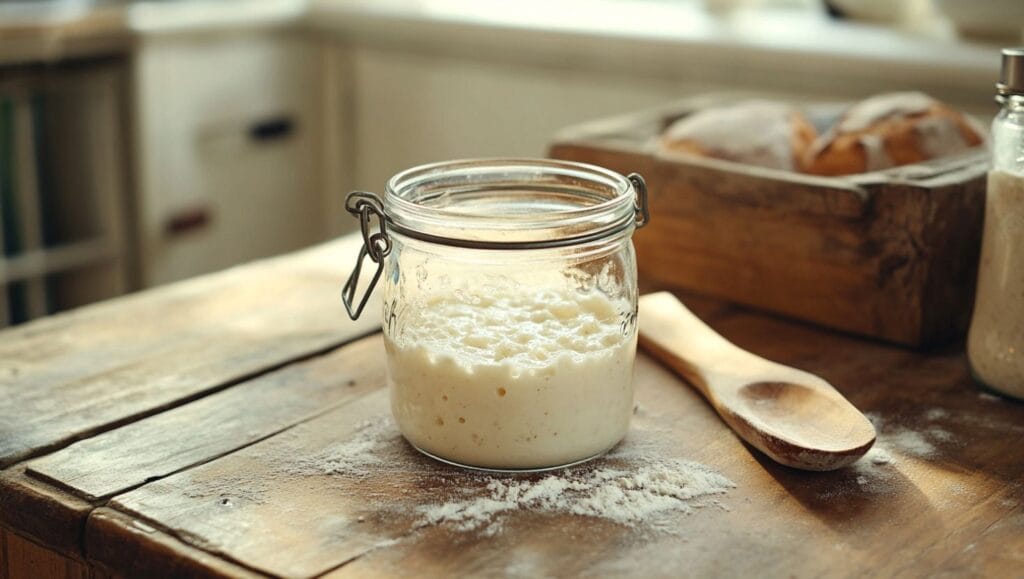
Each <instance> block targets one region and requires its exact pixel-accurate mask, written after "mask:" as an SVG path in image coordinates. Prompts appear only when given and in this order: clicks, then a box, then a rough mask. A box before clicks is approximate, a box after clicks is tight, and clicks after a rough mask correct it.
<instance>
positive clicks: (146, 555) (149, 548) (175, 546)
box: [85, 508, 265, 579]
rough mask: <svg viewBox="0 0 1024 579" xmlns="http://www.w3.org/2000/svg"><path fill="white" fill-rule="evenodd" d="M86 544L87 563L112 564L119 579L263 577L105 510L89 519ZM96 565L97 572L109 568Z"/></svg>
mask: <svg viewBox="0 0 1024 579" xmlns="http://www.w3.org/2000/svg"><path fill="white" fill-rule="evenodd" d="M96 537H102V539H101V540H96ZM85 540H86V549H87V551H88V552H89V554H90V563H93V564H98V561H113V562H114V564H113V567H115V568H117V569H118V573H117V575H118V576H121V577H146V578H148V579H162V578H167V579H171V578H177V577H213V576H216V577H241V578H248V577H265V575H262V574H260V573H256V572H255V571H252V570H251V569H246V568H245V567H241V566H238V565H234V564H232V563H230V562H228V561H225V560H224V559H222V558H220V557H217V556H215V555H211V554H210V553H207V552H205V551H203V550H201V549H196V548H194V547H189V546H188V545H186V544H184V543H182V542H181V541H178V540H176V539H174V538H173V537H170V536H168V535H166V534H165V533H162V532H160V531H158V530H157V529H154V528H153V527H150V526H149V525H147V524H145V523H143V522H141V521H138V520H136V519H134V518H133V517H131V516H129V515H125V514H123V513H119V512H117V511H114V510H111V509H107V508H99V509H96V510H95V511H94V512H93V513H92V515H90V516H89V526H88V534H87V535H86V538H85ZM98 565H99V566H98V568H99V569H107V568H108V567H106V566H104V565H102V564H98Z"/></svg>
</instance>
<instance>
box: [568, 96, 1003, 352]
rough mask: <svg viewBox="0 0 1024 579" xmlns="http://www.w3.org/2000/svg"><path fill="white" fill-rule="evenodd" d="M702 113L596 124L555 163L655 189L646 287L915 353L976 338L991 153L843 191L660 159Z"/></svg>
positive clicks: (753, 171) (858, 182)
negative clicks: (698, 295) (684, 121)
mask: <svg viewBox="0 0 1024 579" xmlns="http://www.w3.org/2000/svg"><path fill="white" fill-rule="evenodd" d="M698 104H699V103H687V102H683V103H676V104H674V105H670V106H668V107H665V108H664V109H663V110H658V111H653V112H645V113H639V114H634V115H625V116H623V117H620V118H618V119H617V120H612V121H608V120H605V121H598V122H595V123H594V124H593V126H589V125H588V124H585V125H582V126H580V127H577V128H575V129H573V130H570V131H568V132H566V133H564V134H563V135H561V136H560V137H559V138H557V139H556V141H555V142H554V143H553V144H552V145H551V148H550V151H549V154H550V156H552V157H555V158H559V159H567V160H573V161H582V162H586V163H593V164H596V165H600V166H603V167H607V168H609V169H612V170H615V171H619V172H622V173H624V174H625V173H629V172H633V171H637V172H639V173H641V174H642V175H644V177H645V179H646V180H647V185H648V191H649V203H650V211H651V221H650V224H649V225H648V226H647V227H645V228H644V229H642V230H640V231H638V232H637V233H636V235H635V237H634V243H635V244H636V248H637V255H638V263H639V267H640V272H641V275H642V276H643V277H646V278H649V279H659V280H661V281H663V282H667V283H669V284H671V285H673V286H674V287H677V288H688V289H691V290H696V291H699V292H702V293H707V294H709V295H714V296H718V297H721V298H724V299H727V300H730V301H735V302H739V303H744V304H748V305H751V306H755V307H758V308H763V309H766V310H769V311H773V312H778V313H781V314H785V315H788V316H792V317H795V318H799V319H804V320H808V321H812V322H815V323H819V324H823V325H825V326H828V327H832V328H836V329H839V330H843V331H847V332H854V333H858V334H863V335H867V336H872V337H877V338H881V339H884V340H887V341H891V342H897V343H901V344H906V345H911V346H930V345H935V344H942V343H946V342H949V341H950V340H952V339H955V338H957V337H960V336H962V335H963V333H964V332H965V330H966V328H967V322H968V320H969V316H970V307H971V299H972V295H973V288H974V279H975V273H976V267H977V261H978V254H979V248H980V239H981V220H982V209H983V207H984V194H985V171H986V162H985V160H986V156H985V153H984V151H981V152H978V153H976V154H971V155H968V156H966V157H961V158H953V159H950V160H948V161H942V162H936V163H933V164H930V165H923V166H922V165H914V166H908V167H904V168H901V169H898V170H897V171H895V172H891V173H886V174H881V173H871V174H865V175H860V176H853V177H844V178H818V177H812V176H808V175H801V174H797V173H783V172H779V171H769V170H766V169H761V168H758V167H750V166H745V165H740V164H736V163H728V162H724V161H718V160H715V159H704V158H694V157H686V156H662V155H659V154H657V153H654V152H652V151H651V148H650V146H649V142H650V139H651V138H652V137H653V136H654V135H656V134H658V132H659V131H660V130H661V129H662V128H663V126H664V122H663V121H664V119H667V118H676V117H679V116H681V115H683V114H685V113H687V112H690V111H692V110H695V109H694V108H691V107H694V106H697V105H698ZM704 104H707V103H704Z"/></svg>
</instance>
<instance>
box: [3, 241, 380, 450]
mask: <svg viewBox="0 0 1024 579" xmlns="http://www.w3.org/2000/svg"><path fill="white" fill-rule="evenodd" d="M356 248H357V240H356V238H355V237H352V236H350V237H347V238H343V239H342V240H339V241H338V242H335V243H333V244H328V245H325V246H322V247H319V248H316V249H314V250H310V251H307V252H304V253H300V254H298V255H295V256H291V257H288V258H285V259H276V260H268V261H265V262H258V263H256V264H252V265H248V266H244V267H240V268H236V269H233V270H228V271H227V272H224V273H221V274H217V275H213V276H209V277H204V278H201V279H198V280H195V281H188V282H184V283H181V284H175V285H173V286H170V287H167V288H164V289H159V290H155V291H152V292H145V293H144V294H140V295H136V296H129V297H126V298H122V299H117V300H112V301H110V302H106V303H103V304H99V305H96V306H93V307H87V308H83V309H81V310H75V311H73V312H71V313H69V314H66V315H59V316H55V317H52V318H49V319H44V320H42V321H40V322H38V323H32V324H27V325H26V326H24V327H21V328H18V329H15V330H12V331H8V332H3V333H0V368H2V370H0V373H2V375H0V397H3V398H4V399H5V404H3V405H0V467H3V466H6V465H10V464H12V463H14V462H16V461H18V460H23V459H25V458H28V457H31V456H34V455H37V454H40V453H42V452H45V451H49V450H53V449H55V448H58V447H60V446H63V445H66V444H68V443H70V442H72V441H74V440H76V439H79V438H84V437H87V436H89V435H91V434H95V433H96V432H99V431H102V430H107V429H110V428H113V427H115V426H118V425H120V424H124V423H127V422H130V421H132V420H135V419H137V418H140V417H142V416H146V415H149V414H152V413H155V412H159V411H160V410H162V409H165V408H168V407H171V406H174V405H178V404H182V403H184V402H187V401H189V400H191V399H194V398H197V397H200V396H202V395H204V394H206V393H209V392H212V391H216V390H218V389H221V388H224V387H226V386H227V385H230V384H232V383H234V382H237V381H240V380H243V379H245V378H246V377H249V376H253V375H256V374H259V373H261V372H264V371H266V370H268V369H271V368H274V367H276V366H279V365H281V364H286V363H288V362H290V361H293V360H295V359H297V358H302V357H307V356H310V355H312V354H315V353H317V352H321V351H325V350H328V349H330V348H332V347H335V346H337V345H339V344H341V343H344V342H346V341H348V340H350V339H352V338H353V337H355V336H359V335H363V334H365V333H367V332H369V331H372V330H373V329H374V328H375V327H376V326H377V324H378V323H379V321H378V320H379V318H378V317H376V316H374V315H372V312H375V311H376V309H377V308H375V307H372V306H371V308H370V309H369V311H370V312H371V315H367V316H364V317H363V318H362V319H361V320H360V321H358V322H352V321H350V320H349V319H348V318H347V316H346V315H345V313H344V309H343V308H342V307H341V304H340V302H339V298H338V295H339V291H340V287H341V285H342V283H343V280H344V278H345V276H346V275H347V274H348V271H349V270H348V266H349V265H351V263H352V261H353V260H354V259H355V252H356Z"/></svg>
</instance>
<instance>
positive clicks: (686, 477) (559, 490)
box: [420, 457, 735, 535]
mask: <svg viewBox="0 0 1024 579" xmlns="http://www.w3.org/2000/svg"><path fill="white" fill-rule="evenodd" d="M610 459H612V460H613V459H614V458H613V457H610ZM605 460H608V459H605ZM608 462H611V460H608ZM734 486H735V485H734V484H733V483H732V481H730V480H729V479H727V478H725V477H724V476H722V475H720V474H718V473H716V472H714V471H712V470H710V469H709V468H707V467H706V466H704V465H702V464H699V463H695V462H690V461H684V460H678V459H660V460H659V459H653V458H652V459H651V460H650V461H649V464H633V463H630V462H629V461H625V462H623V463H622V464H620V465H614V466H612V465H608V464H604V465H595V466H584V467H578V468H573V469H568V470H565V471H562V472H559V473H558V474H551V475H547V476H544V477H543V478H541V479H540V480H531V479H525V478H524V479H518V478H509V477H501V478H498V477H492V478H491V480H490V481H489V482H488V483H487V486H486V491H487V492H486V493H484V494H483V495H478V496H473V497H470V498H467V499H464V500H456V501H452V502H447V503H444V504H439V505H428V506H425V507H423V508H421V509H420V512H421V513H422V514H423V516H424V518H423V523H424V524H427V525H431V524H437V523H443V522H450V523H453V524H454V526H455V528H456V529H458V530H464V531H468V530H474V529H484V534H487V535H492V534H494V533H496V532H498V531H500V530H501V524H502V520H501V518H500V515H502V514H505V513H509V512H512V511H516V510H529V511H534V512H543V513H565V514H573V515H581V516H586V517H595V518H600V519H605V520H608V521H611V522H614V523H618V524H620V525H625V526H630V527H637V526H640V525H643V526H646V527H656V526H659V523H664V522H665V515H668V514H672V513H688V512H691V511H692V510H693V508H694V507H696V506H701V504H699V503H697V502H695V499H699V498H701V497H706V496H708V495H716V494H723V493H725V492H727V491H728V490H729V489H730V488H733V487H734Z"/></svg>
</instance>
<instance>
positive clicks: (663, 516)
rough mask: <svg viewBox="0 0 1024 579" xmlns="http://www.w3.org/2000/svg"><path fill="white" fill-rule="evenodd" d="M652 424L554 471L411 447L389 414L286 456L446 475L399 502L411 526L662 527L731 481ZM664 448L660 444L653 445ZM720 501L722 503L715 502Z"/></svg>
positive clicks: (327, 464)
mask: <svg viewBox="0 0 1024 579" xmlns="http://www.w3.org/2000/svg"><path fill="white" fill-rule="evenodd" d="M659 440H664V438H663V437H660V436H657V435H656V434H655V433H654V432H653V431H642V430H640V429H634V431H633V432H631V435H630V437H629V438H627V440H626V441H625V442H623V443H622V444H621V445H619V447H617V448H616V449H614V450H613V451H612V452H610V453H609V454H607V455H605V456H604V457H602V458H599V459H597V460H595V461H592V462H590V463H587V464H585V465H580V466H577V467H571V468H567V469H563V470H560V471H555V472H552V473H534V474H488V473H481V472H472V471H461V470H457V469H455V468H453V467H447V466H444V465H441V464H440V463H436V462H434V461H431V460H429V459H426V458H424V457H421V456H420V455H418V454H416V453H415V452H414V451H410V450H408V445H407V444H406V443H405V442H404V441H403V440H402V438H401V435H400V434H399V433H398V430H397V429H396V428H395V426H394V425H393V423H392V422H391V420H390V419H388V418H386V417H378V418H376V419H373V420H368V421H365V422H363V423H361V424H360V425H359V426H358V427H357V429H356V432H355V434H354V435H353V436H352V437H350V438H349V439H348V440H346V441H345V442H344V443H339V444H337V445H333V446H329V447H327V448H326V449H324V450H323V451H321V452H320V453H318V454H316V455H314V456H311V457H308V458H303V459H298V460H296V461H294V462H291V463H290V464H289V465H288V467H287V472H288V473H289V474H293V475H296V474H298V475H342V476H344V477H346V478H359V479H361V478H365V477H369V476H387V475H388V473H389V472H396V473H397V472H411V471H417V470H420V471H422V470H424V469H425V470H426V471H427V472H429V473H430V475H431V476H434V477H441V478H446V479H448V478H450V480H451V481H452V484H449V485H445V486H446V489H445V492H444V493H438V494H437V495H432V497H433V496H437V497H438V498H439V499H440V500H436V501H431V502H425V501H420V502H418V503H414V504H412V505H408V504H406V505H403V506H402V507H400V508H403V509H404V508H408V509H410V510H411V511H413V512H415V513H416V516H417V520H416V521H415V522H414V526H420V527H423V526H430V525H440V524H446V525H448V526H449V527H450V528H452V529H454V530H456V531H478V532H481V533H483V534H484V535H494V534H497V533H500V532H501V530H502V528H503V525H504V522H505V520H506V519H507V518H508V517H509V516H511V515H512V514H514V513H515V512H519V511H530V512H536V513H548V514H566V515H579V516H585V517H594V518H599V519H603V520H606V521H609V522H612V523H616V524H620V525H624V526H627V527H632V528H637V529H645V530H656V531H657V530H668V525H667V523H668V521H669V519H670V518H671V517H672V516H673V515H678V514H685V513H689V512H692V511H693V509H695V508H699V507H702V506H707V505H718V503H717V501H715V500H714V499H713V497H714V496H716V495H722V494H724V493H726V492H727V491H728V490H729V489H731V488H734V487H735V485H734V484H733V482H732V481H730V480H729V479H728V478H726V477H724V476H723V475H721V474H719V473H717V472H715V471H713V470H711V469H710V468H708V467H707V466H704V465H702V464H700V463H696V462H692V461H687V460H682V459H677V458H671V457H667V456H665V454H666V453H665V452H664V450H663V446H662V444H661V443H659ZM659 447H660V448H662V452H660V453H659V452H658V448H659ZM719 506H720V505H719Z"/></svg>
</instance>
